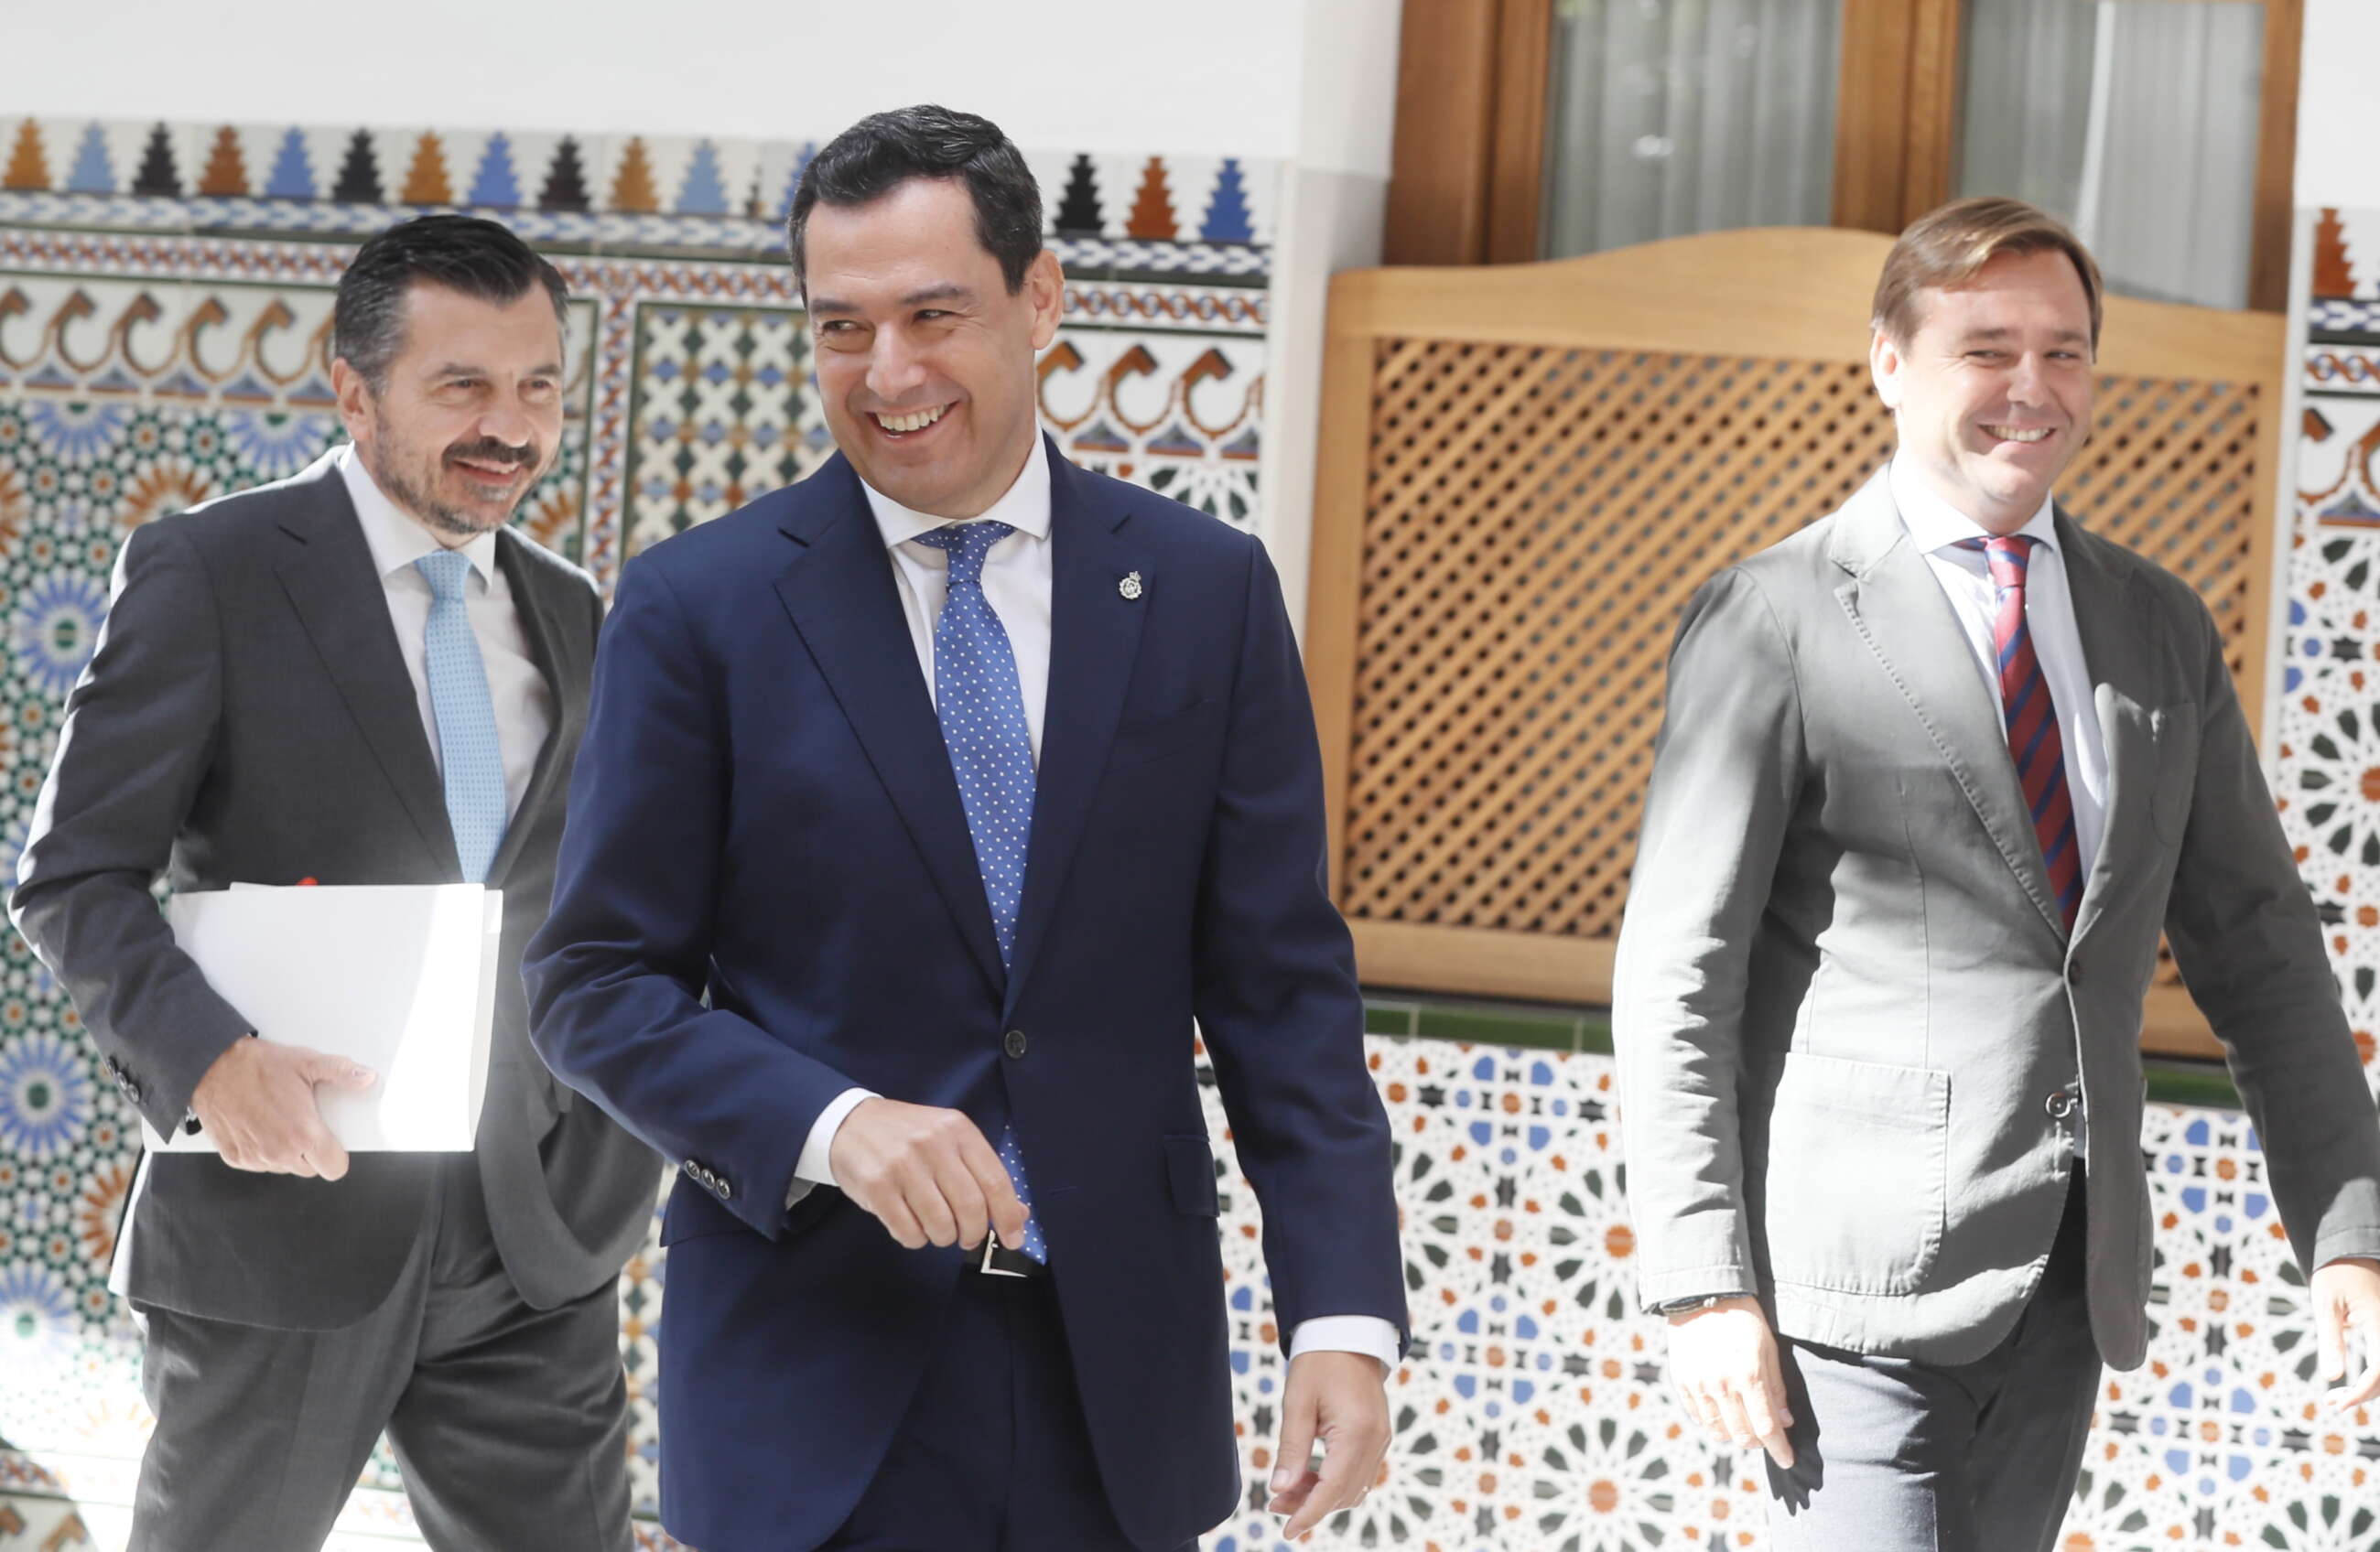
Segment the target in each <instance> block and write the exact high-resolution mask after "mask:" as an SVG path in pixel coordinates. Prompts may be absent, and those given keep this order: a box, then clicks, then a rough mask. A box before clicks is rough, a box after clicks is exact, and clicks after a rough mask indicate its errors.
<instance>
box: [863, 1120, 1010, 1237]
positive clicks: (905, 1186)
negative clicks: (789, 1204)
mask: <svg viewBox="0 0 2380 1552" xmlns="http://www.w3.org/2000/svg"><path fill="white" fill-rule="evenodd" d="M827 1168H828V1169H830V1170H832V1171H833V1172H834V1183H835V1185H836V1187H837V1188H838V1189H839V1190H841V1191H842V1193H843V1194H844V1195H845V1196H848V1197H850V1198H851V1199H852V1200H853V1201H855V1202H856V1203H858V1204H859V1205H860V1206H863V1207H865V1208H867V1209H868V1211H869V1212H870V1213H873V1214H874V1215H875V1216H876V1219H877V1220H878V1221H879V1222H880V1223H882V1224H883V1225H884V1228H885V1231H887V1232H888V1233H890V1234H891V1235H892V1237H893V1238H894V1239H896V1240H898V1241H900V1242H901V1243H903V1244H904V1245H906V1246H907V1247H908V1248H909V1249H911V1250H921V1249H923V1248H924V1247H925V1246H927V1245H929V1244H937V1245H953V1244H957V1245H965V1246H966V1247H967V1248H968V1249H969V1250H973V1249H974V1248H975V1247H976V1246H977V1245H979V1244H981V1243H983V1235H984V1230H985V1229H986V1227H987V1226H988V1227H990V1228H993V1229H997V1230H999V1231H1000V1243H1002V1244H1005V1245H1021V1244H1023V1243H1025V1218H1026V1210H1027V1209H1026V1206H1025V1204H1024V1203H1022V1202H1020V1201H1018V1200H1017V1199H1016V1187H1015V1186H1014V1185H1013V1184H1012V1183H1010V1182H1009V1179H1008V1171H1007V1170H1005V1169H1003V1168H1002V1166H1001V1162H1000V1155H999V1154H997V1153H994V1152H993V1151H992V1147H991V1145H990V1143H988V1142H986V1141H985V1140H984V1136H983V1132H982V1130H981V1129H980V1128H978V1127H977V1125H976V1123H975V1122H972V1121H969V1120H968V1119H967V1118H966V1116H965V1113H964V1112H962V1111H959V1110H945V1109H937V1108H936V1107H934V1106H931V1105H905V1104H903V1103H902V1102H901V1101H900V1100H898V1099H884V1098H875V1099H863V1100H861V1101H860V1102H859V1103H858V1104H857V1105H855V1106H854V1107H852V1111H851V1113H850V1114H849V1115H847V1116H845V1117H844V1118H843V1124H842V1125H840V1126H838V1127H836V1128H835V1129H834V1141H833V1142H832V1144H830V1145H829V1146H828V1148H827Z"/></svg>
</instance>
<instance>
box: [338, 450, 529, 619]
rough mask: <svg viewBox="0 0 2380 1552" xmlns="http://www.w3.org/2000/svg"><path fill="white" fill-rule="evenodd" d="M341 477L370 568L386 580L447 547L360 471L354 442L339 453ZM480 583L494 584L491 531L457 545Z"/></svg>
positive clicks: (361, 466)
mask: <svg viewBox="0 0 2380 1552" xmlns="http://www.w3.org/2000/svg"><path fill="white" fill-rule="evenodd" d="M339 478H340V479H343V480H345V481H346V486H347V500H348V501H350V502H352V503H355V508H356V520H357V521H358V522H359V523H361V524H362V525H363V530H364V542H365V543H366V544H367V545H370V547H371V558H372V569H373V570H374V571H377V572H378V573H379V574H380V575H381V576H389V575H390V574H392V573H394V572H399V571H404V570H406V569H407V568H408V567H410V566H411V565H412V564H413V563H414V562H416V561H418V560H419V559H421V557H422V556H424V555H434V554H436V553H437V552H439V551H440V550H442V549H443V548H445V547H444V546H443V545H442V544H440V543H439V542H438V540H437V536H435V535H434V534H432V533H431V531H430V530H429V529H428V528H426V527H422V526H421V523H420V521H419V519H418V518H415V517H413V516H411V515H407V513H406V512H405V511H404V510H403V509H402V508H400V507H399V506H398V505H397V504H396V503H395V502H393V501H391V500H389V498H388V496H387V494H386V493H385V492H383V491H382V490H381V488H380V483H379V482H378V481H377V480H375V479H372V477H371V471H370V469H368V468H366V467H364V460H363V455H361V454H360V453H358V452H357V451H356V444H355V443H347V444H346V446H345V447H342V448H340V449H339ZM460 548H461V550H462V552H463V554H464V556H465V558H467V559H468V560H469V561H470V563H471V566H472V569H473V570H475V571H477V572H478V573H479V574H480V580H481V581H482V582H485V583H487V584H488V585H489V586H491V587H492V586H494V584H495V580H496V536H495V533H494V531H493V530H490V531H489V532H487V533H483V534H480V535H479V536H478V537H477V538H475V539H473V540H471V541H470V542H469V543H468V544H465V545H463V546H461V547H460Z"/></svg>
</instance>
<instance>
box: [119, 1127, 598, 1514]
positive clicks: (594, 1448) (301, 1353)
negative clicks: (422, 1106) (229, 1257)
mask: <svg viewBox="0 0 2380 1552" xmlns="http://www.w3.org/2000/svg"><path fill="white" fill-rule="evenodd" d="M448 1162H449V1166H450V1167H449V1168H448V1169H446V1170H443V1171H442V1184H441V1189H440V1191H439V1193H438V1195H437V1198H436V1200H435V1201H434V1203H433V1204H432V1205H431V1209H430V1211H429V1212H428V1213H427V1214H425V1215H424V1218H423V1220H422V1226H421V1230H420V1231H419V1236H418V1237H417V1239H416V1241H415V1243H414V1247H413V1253H412V1255H410V1256H409V1257H408V1258H407V1261H406V1264H405V1267H404V1269H403V1270H402V1271H400V1272H399V1273H398V1274H397V1279H396V1283H395V1286H394V1287H393V1288H391V1289H390V1291H389V1295H388V1297H387V1299H386V1300H385V1301H383V1303H382V1304H381V1306H380V1307H379V1308H378V1309H376V1310H374V1311H373V1312H372V1313H371V1314H370V1315H369V1316H365V1317H364V1318H363V1319H362V1320H360V1321H358V1322H357V1323H356V1324H355V1325H353V1326H349V1327H346V1328H342V1329H339V1330H335V1331H284V1330H274V1329H272V1328H266V1327H260V1326H241V1325H236V1324H232V1323H229V1322H225V1321H219V1320H201V1319H198V1318H196V1317H194V1316H187V1315H180V1314H176V1313H175V1312H173V1311H171V1310H164V1309H144V1310H142V1311H141V1312H140V1313H141V1315H142V1316H144V1317H145V1320H146V1324H147V1328H148V1333H147V1345H146V1347H145V1348H144V1349H143V1350H142V1353H141V1361H140V1383H141V1389H142V1390H143V1391H144V1392H145V1393H146V1394H147V1396H148V1399H149V1405H150V1409H151V1410H152V1412H154V1413H156V1415H157V1432H156V1434H155V1435H154V1437H152V1438H151V1440H150V1443H149V1448H148V1450H147V1452H146V1453H144V1454H143V1455H142V1456H141V1458H140V1485H139V1488H138V1489H137V1491H136V1494H135V1497H134V1499H133V1523H132V1540H131V1543H130V1546H129V1548H128V1552H218V1549H220V1552H316V1549H318V1548H320V1547H321V1546H322V1542H323V1540H324V1538H325V1537H327V1536H328V1535H329V1534H330V1533H331V1527H332V1522H334V1520H336V1519H337V1518H338V1514H339V1510H340V1509H341V1507H342V1506H343V1505H345V1504H346V1500H347V1494H348V1492H349V1490H350V1489H352V1488H353V1487H354V1486H355V1485H356V1479H357V1477H358V1475H359V1474H360V1473H362V1471H363V1468H364V1462H365V1461H366V1460H367V1459H368V1458H369V1457H370V1454H371V1449H372V1445H373V1442H374V1441H375V1440H377V1439H378V1438H379V1437H380V1436H381V1433H382V1430H383V1429H385V1430H386V1431H387V1433H388V1437H389V1440H390V1443H391V1444H392V1445H394V1446H395V1451H396V1461H397V1465H398V1468H399V1469H400V1470H401V1471H402V1472H403V1473H404V1476H405V1485H406V1491H407V1496H408V1497H410V1498H411V1500H412V1503H413V1512H414V1518H415V1520H416V1522H418V1523H419V1526H420V1528H421V1533H422V1537H423V1539H424V1540H425V1541H427V1542H428V1543H429V1544H430V1546H432V1547H435V1548H438V1549H439V1552H494V1549H498V1548H501V1549H502V1552H545V1549H549V1548H550V1549H552V1552H625V1548H627V1547H628V1546H630V1545H631V1542H630V1538H629V1532H628V1475H627V1429H628V1416H627V1384H626V1379H625V1376H624V1375H623V1374H622V1372H621V1368H620V1350H619V1328H620V1321H619V1305H618V1300H617V1294H616V1292H615V1291H614V1290H613V1288H611V1287H610V1286H608V1285H607V1286H605V1287H603V1288H601V1289H598V1290H597V1291H594V1292H593V1293H590V1294H589V1295H588V1296H587V1297H585V1298H583V1299H578V1300H576V1301H573V1302H572V1303H567V1304H564V1305H562V1306H561V1307H560V1308H558V1309H552V1310H535V1309H531V1308H529V1307H528V1305H527V1304H525V1303H522V1302H521V1298H520V1295H519V1294H518V1293H516V1291H514V1289H513V1285H512V1279H510V1278H508V1277H507V1276H506V1275H505V1273H504V1264H503V1262H502V1261H501V1260H500V1259H499V1258H498V1256H497V1254H496V1247H495V1242H494V1239H493V1238H492V1236H491V1234H490V1233H489V1231H488V1219H487V1212H486V1208H485V1206H483V1205H482V1202H481V1199H480V1178H479V1171H478V1170H477V1169H476V1167H474V1165H473V1162H472V1159H471V1158H470V1156H469V1155H468V1154H458V1155H455V1157H454V1158H452V1159H451V1160H449V1161H448Z"/></svg>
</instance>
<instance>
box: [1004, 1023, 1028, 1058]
mask: <svg viewBox="0 0 2380 1552" xmlns="http://www.w3.org/2000/svg"><path fill="white" fill-rule="evenodd" d="M1025 1047H1026V1041H1025V1031H1023V1030H1022V1029H1012V1030H1010V1031H1009V1032H1008V1033H1007V1034H1005V1035H1003V1036H1002V1037H1000V1049H1002V1050H1004V1051H1006V1052H1007V1053H1008V1054H1009V1056H1010V1057H1011V1058H1012V1059H1019V1058H1022V1057H1023V1056H1024V1055H1025Z"/></svg>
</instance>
